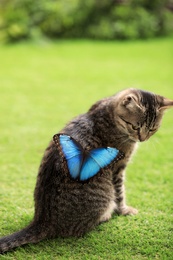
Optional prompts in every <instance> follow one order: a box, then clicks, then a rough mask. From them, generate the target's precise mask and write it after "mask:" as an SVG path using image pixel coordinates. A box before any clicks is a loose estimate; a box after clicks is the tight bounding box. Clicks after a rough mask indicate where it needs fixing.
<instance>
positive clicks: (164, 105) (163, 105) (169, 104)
mask: <svg viewBox="0 0 173 260" xmlns="http://www.w3.org/2000/svg"><path fill="white" fill-rule="evenodd" d="M159 99H160V100H159V101H160V102H159V105H160V107H159V111H164V110H166V109H168V108H173V100H171V99H168V98H164V97H159Z"/></svg>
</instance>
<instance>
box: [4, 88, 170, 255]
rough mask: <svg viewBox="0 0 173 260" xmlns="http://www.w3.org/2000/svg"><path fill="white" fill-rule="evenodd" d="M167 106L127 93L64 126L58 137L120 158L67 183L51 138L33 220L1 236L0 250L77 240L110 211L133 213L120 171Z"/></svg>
mask: <svg viewBox="0 0 173 260" xmlns="http://www.w3.org/2000/svg"><path fill="white" fill-rule="evenodd" d="M172 106H173V101H172V100H169V99H167V98H164V97H162V96H159V95H155V94H153V93H150V92H145V91H142V90H137V89H127V90H123V91H121V92H119V93H117V94H116V95H114V96H111V97H108V98H104V99H102V100H100V101H98V102H97V103H95V104H94V105H93V106H92V107H91V108H90V109H89V111H88V112H87V113H85V114H82V115H79V116H78V117H76V118H74V119H73V120H72V121H71V122H69V123H68V124H67V125H66V126H65V127H64V128H63V129H62V130H61V132H60V133H61V134H63V135H66V136H68V137H69V138H73V140H75V141H76V142H77V143H80V145H81V147H83V148H84V149H87V150H91V151H92V150H93V149H96V148H100V147H112V148H116V149H118V150H119V151H120V152H121V154H124V156H122V157H121V158H120V159H119V160H117V161H116V162H111V163H110V164H109V165H108V166H107V167H105V168H102V169H100V171H99V172H98V173H97V174H96V175H95V176H93V177H92V178H89V179H88V180H87V181H84V182H83V181H80V180H78V179H73V178H72V177H71V176H70V174H69V169H68V167H67V160H66V158H65V156H64V154H63V152H62V150H61V145H60V143H59V139H58V135H55V137H54V139H52V141H51V142H50V144H49V146H48V148H47V149H46V151H45V153H44V156H43V159H42V162H41V165H40V168H39V173H38V177H37V183H36V188H35V192H34V200H35V214H34V218H33V220H32V222H31V223H30V224H29V225H28V226H27V227H25V228H24V229H22V230H21V231H18V232H16V233H14V234H12V235H9V236H6V237H3V238H1V239H0V252H1V253H3V252H5V251H8V250H10V249H12V248H15V247H18V246H21V245H24V244H27V243H37V242H39V241H40V240H42V239H44V238H54V237H57V236H62V237H69V236H82V235H84V234H85V233H86V232H88V231H90V230H91V229H93V228H94V227H95V226H97V225H98V224H100V223H101V222H104V221H107V220H109V219H110V218H111V215H112V214H113V213H116V214H121V215H135V214H137V213H138V211H137V209H135V208H133V207H129V206H127V205H126V202H125V194H124V184H123V180H124V170H125V168H126V166H127V164H128V162H129V160H130V158H131V156H132V154H133V151H134V150H135V148H136V144H137V143H138V142H143V141H146V140H148V139H149V138H150V137H151V136H152V135H153V134H154V133H155V132H156V131H157V130H158V129H159V127H160V124H161V119H162V116H163V113H164V111H165V109H167V108H170V107H172Z"/></svg>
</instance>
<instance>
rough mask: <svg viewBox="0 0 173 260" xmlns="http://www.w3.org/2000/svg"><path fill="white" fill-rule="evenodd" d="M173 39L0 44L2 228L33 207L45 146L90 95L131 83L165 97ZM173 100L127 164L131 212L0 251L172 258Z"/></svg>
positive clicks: (13, 226) (169, 89)
mask: <svg viewBox="0 0 173 260" xmlns="http://www.w3.org/2000/svg"><path fill="white" fill-rule="evenodd" d="M172 46H173V39H172V38H170V39H158V40H150V41H143V42H142V41H136V42H122V43H121V42H115V43H114V42H91V41H60V42H57V43H43V44H42V45H41V44H40V45H38V44H33V43H22V44H20V45H13V46H1V47H0V57H1V63H0V100H1V101H0V125H1V127H0V144H1V145H0V172H1V173H0V234H1V236H2V235H6V234H9V233H12V232H14V231H16V230H18V229H21V228H22V227H24V226H25V225H26V224H27V223H29V221H30V220H31V219H32V216H33V204H34V203H33V190H34V186H35V179H36V175H37V169H38V167H39V163H40V160H41V157H42V154H43V151H44V149H45V147H46V146H47V144H48V142H49V140H50V139H51V138H52V136H53V134H55V133H57V132H58V131H59V130H60V129H61V128H62V127H63V126H64V124H65V123H66V122H67V121H69V120H70V119H71V118H72V117H74V116H76V115H78V114H80V113H83V112H85V111H87V109H88V108H89V107H90V106H91V105H92V104H93V103H94V102H95V101H97V100H98V99H100V98H102V97H105V96H109V95H112V94H114V93H116V92H117V91H119V90H121V89H124V88H128V87H135V88H141V89H145V90H149V91H152V92H156V93H158V94H161V95H164V96H166V97H168V98H172V99H173V70H172V68H173V48H172ZM172 147H173V110H172V111H171V110H170V111H169V112H167V113H166V115H165V117H164V120H163V124H162V127H161V129H160V131H159V132H158V133H157V134H156V135H155V136H154V137H152V138H151V139H150V140H149V141H148V142H146V143H143V144H141V145H140V148H139V150H138V152H137V153H136V154H135V156H134V157H133V160H132V163H131V164H130V165H129V167H128V169H127V177H126V189H127V191H126V194H127V201H128V204H130V205H132V206H134V207H137V208H138V209H139V214H138V215H137V216H135V217H122V216H120V217H116V216H114V217H113V218H112V219H111V220H110V221H109V222H108V223H105V224H102V225H100V226H99V227H97V228H96V229H95V230H93V231H92V232H90V233H88V234H87V235H86V236H85V237H83V238H80V239H75V238H70V239H61V238H57V239H54V240H49V241H43V242H41V243H39V244H37V245H28V246H26V247H23V248H19V249H17V250H16V251H13V252H9V253H7V254H6V255H3V256H0V259H17V260H23V259H36V260H43V259H45V260H46V259H52V260H54V259H61V260H63V259H70V260H74V259H75V260H76V259H93V260H94V259H118V260H121V259H122V260H124V259H135V260H136V259H161V260H162V259H173V193H172V191H173V188H172V187H173V173H172V171H173V170H172V169H173V153H172Z"/></svg>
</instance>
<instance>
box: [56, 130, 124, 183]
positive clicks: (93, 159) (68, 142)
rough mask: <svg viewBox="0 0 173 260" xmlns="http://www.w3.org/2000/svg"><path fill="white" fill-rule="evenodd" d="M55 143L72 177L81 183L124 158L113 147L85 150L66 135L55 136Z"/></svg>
mask: <svg viewBox="0 0 173 260" xmlns="http://www.w3.org/2000/svg"><path fill="white" fill-rule="evenodd" d="M54 142H55V144H56V145H58V147H59V146H60V147H61V149H62V152H63V154H64V157H65V159H66V162H67V166H68V170H69V173H70V176H71V177H72V178H73V179H79V180H80V181H86V180H89V179H90V178H92V177H94V176H95V175H96V174H97V173H98V172H100V171H102V169H103V168H105V167H107V166H108V165H109V164H110V163H111V162H113V161H118V160H120V159H122V158H123V156H124V155H123V154H122V153H120V152H119V150H117V149H116V148H112V147H103V148H102V147H101V148H96V149H92V150H88V149H84V148H83V147H82V146H81V144H80V143H78V142H77V141H76V140H75V139H74V138H72V137H71V136H68V135H65V134H57V135H55V136H54Z"/></svg>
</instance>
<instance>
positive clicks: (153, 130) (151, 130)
mask: <svg viewBox="0 0 173 260" xmlns="http://www.w3.org/2000/svg"><path fill="white" fill-rule="evenodd" d="M156 130H157V129H155V128H153V129H150V130H149V132H151V133H152V132H155V131H156Z"/></svg>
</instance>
